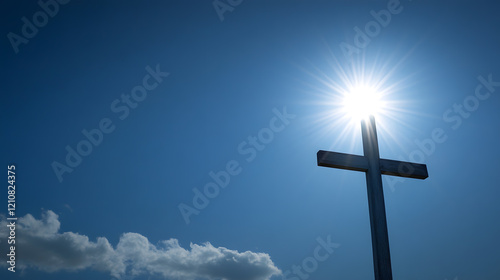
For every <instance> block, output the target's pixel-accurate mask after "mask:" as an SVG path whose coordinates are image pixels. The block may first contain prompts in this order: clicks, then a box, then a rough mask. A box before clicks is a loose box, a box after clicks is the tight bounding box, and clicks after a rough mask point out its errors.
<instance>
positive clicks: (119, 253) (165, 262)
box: [0, 210, 281, 280]
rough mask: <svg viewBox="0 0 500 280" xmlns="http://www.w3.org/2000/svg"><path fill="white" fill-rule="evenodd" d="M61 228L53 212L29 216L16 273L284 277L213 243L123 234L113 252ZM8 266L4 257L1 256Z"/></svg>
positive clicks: (2, 223)
mask: <svg viewBox="0 0 500 280" xmlns="http://www.w3.org/2000/svg"><path fill="white" fill-rule="evenodd" d="M7 224H8V223H7V220H6V219H5V217H0V249H1V251H2V252H6V251H7V245H8V244H7V242H6V240H7V239H6V238H7V236H8V227H7ZM60 225H61V223H60V222H59V217H58V216H57V214H55V213H54V212H52V211H50V210H48V211H46V212H44V213H42V218H41V219H40V220H37V219H35V218H34V217H33V216H32V215H30V214H27V215H26V216H24V217H20V218H19V219H18V221H17V228H16V251H17V253H16V255H17V259H18V263H17V269H26V268H28V267H31V268H37V269H40V270H43V271H47V272H56V271H60V270H66V271H77V270H81V269H94V270H99V271H104V272H108V273H110V274H111V275H112V276H114V277H116V278H120V277H123V276H125V275H127V276H134V275H140V274H154V275H161V276H164V277H165V278H167V279H198V278H202V279H209V280H219V279H223V280H267V279H269V278H270V277H271V276H272V275H280V274H281V271H280V270H279V269H278V268H277V267H276V266H275V265H274V263H273V262H272V261H271V258H270V257H269V255H268V254H265V253H254V252H250V251H246V252H242V253H240V252H238V251H235V250H230V249H226V248H224V247H214V246H212V245H211V244H210V243H205V244H202V245H197V244H190V249H189V250H186V249H184V248H182V247H181V246H180V245H179V243H178V241H177V239H169V240H165V241H161V242H159V244H158V245H154V244H152V243H150V242H149V240H148V239H147V238H146V237H144V236H142V235H140V234H138V233H124V234H122V236H121V237H120V240H119V242H118V244H117V246H116V248H113V246H111V244H110V243H109V242H108V240H107V239H106V238H105V237H99V238H97V241H95V242H93V241H90V240H89V238H88V237H87V236H85V235H81V234H78V233H73V232H64V233H59V229H60ZM2 258H3V260H2V265H5V264H6V260H7V259H6V255H5V254H4V255H3V256H2Z"/></svg>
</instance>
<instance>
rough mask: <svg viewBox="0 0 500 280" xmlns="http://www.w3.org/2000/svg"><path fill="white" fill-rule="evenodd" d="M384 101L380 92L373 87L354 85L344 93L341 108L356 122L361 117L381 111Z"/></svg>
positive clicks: (375, 114)
mask: <svg viewBox="0 0 500 280" xmlns="http://www.w3.org/2000/svg"><path fill="white" fill-rule="evenodd" d="M383 109H384V102H383V100H382V98H381V93H380V92H378V91H377V90H376V89H375V88H374V87H370V86H365V85H363V86H356V87H353V88H352V89H350V90H349V91H347V92H345V93H344V96H343V100H342V110H343V111H344V113H345V114H347V115H348V116H349V117H350V118H351V119H353V120H354V121H356V122H358V121H360V120H362V119H365V118H367V117H369V116H370V115H374V116H375V117H376V116H377V115H378V114H379V113H382V111H383Z"/></svg>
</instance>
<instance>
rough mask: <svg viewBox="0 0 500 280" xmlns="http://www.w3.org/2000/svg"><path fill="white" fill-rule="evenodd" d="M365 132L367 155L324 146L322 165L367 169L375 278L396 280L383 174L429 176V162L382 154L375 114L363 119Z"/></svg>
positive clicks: (377, 279) (362, 132)
mask: <svg viewBox="0 0 500 280" xmlns="http://www.w3.org/2000/svg"><path fill="white" fill-rule="evenodd" d="M361 134H362V138H363V153H364V156H357V155H351V154H343V153H335V152H327V151H321V150H320V151H318V154H317V156H318V166H325V167H333V168H340V169H347V170H355V171H363V172H365V173H366V185H367V189H368V207H369V210H370V225H371V232H372V247H373V266H374V270H375V280H392V268H391V255H390V250H389V235H388V233H387V219H386V216H385V203H384V190H383V188H382V174H385V175H393V176H400V177H407V178H415V179H425V178H427V177H428V176H429V175H428V173H427V166H426V165H425V164H418V163H411V162H405V161H397V160H389V159H381V158H380V155H379V151H378V140H377V128H376V125H375V117H373V116H370V117H369V118H368V119H364V120H362V121H361Z"/></svg>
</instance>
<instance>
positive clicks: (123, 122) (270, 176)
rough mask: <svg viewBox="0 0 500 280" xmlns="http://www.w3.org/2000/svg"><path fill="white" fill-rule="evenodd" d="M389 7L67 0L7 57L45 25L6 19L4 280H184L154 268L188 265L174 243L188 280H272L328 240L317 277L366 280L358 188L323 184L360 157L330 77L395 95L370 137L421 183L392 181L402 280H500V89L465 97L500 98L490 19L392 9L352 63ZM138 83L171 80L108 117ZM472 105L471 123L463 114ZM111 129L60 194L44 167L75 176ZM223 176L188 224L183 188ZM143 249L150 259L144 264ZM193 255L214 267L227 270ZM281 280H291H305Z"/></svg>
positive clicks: (11, 14)
mask: <svg viewBox="0 0 500 280" xmlns="http://www.w3.org/2000/svg"><path fill="white" fill-rule="evenodd" d="M42 1H43V0H42ZM61 2H62V1H61ZM102 2H104V3H102ZM229 2H231V3H233V4H236V3H238V1H229ZM229 2H226V1H223V0H221V2H220V3H226V4H225V5H229V4H228V3H229ZM391 2H393V1H388V0H384V1H291V0H287V1H249V0H245V1H242V2H241V3H240V4H239V5H235V7H232V8H231V9H230V10H228V11H226V12H224V13H223V15H222V17H219V15H218V13H217V11H216V9H215V8H214V5H213V3H212V1H141V2H140V1H134V2H133V1H70V2H69V3H67V4H64V5H63V4H58V6H59V11H57V13H55V14H54V16H53V17H49V18H48V22H47V23H46V24H45V25H43V26H42V27H40V28H38V32H37V33H36V34H35V35H34V36H33V37H32V38H29V39H27V42H26V43H21V44H19V45H18V46H17V48H18V51H17V53H16V51H15V47H13V45H12V44H11V42H10V41H9V35H8V34H9V33H10V32H12V33H15V34H17V35H19V36H21V35H22V28H23V24H24V23H23V21H22V18H23V17H26V18H27V19H28V20H29V21H32V20H33V15H34V14H36V13H37V12H38V11H41V10H42V8H41V7H40V5H39V4H38V3H37V2H36V1H31V2H29V1H22V2H19V1H3V2H2V4H1V5H2V9H1V10H2V16H1V17H0V18H1V22H2V24H1V27H0V28H1V34H3V36H4V37H3V38H4V39H3V40H2V43H1V49H2V52H1V61H2V69H3V70H2V73H3V74H2V75H1V79H2V82H1V89H2V90H1V92H2V102H0V106H1V107H0V114H1V118H0V124H1V126H0V127H1V128H2V134H1V135H2V136H1V149H0V154H1V160H2V168H4V173H2V174H4V176H5V177H4V178H5V179H3V180H4V188H3V189H2V190H1V191H0V201H2V204H1V206H0V213H2V214H3V215H6V214H7V202H6V201H7V198H6V197H7V188H6V186H5V180H6V179H7V178H6V173H7V165H9V164H15V165H16V171H17V173H16V176H17V177H16V181H17V189H16V191H17V192H16V194H17V195H16V206H17V216H18V217H20V218H21V217H24V218H23V219H21V220H20V221H19V223H20V227H19V228H18V231H17V238H18V240H19V242H18V243H19V244H18V245H17V252H18V256H17V261H18V264H17V265H18V267H17V268H18V271H17V272H16V273H15V274H14V273H11V272H9V271H7V266H5V260H6V254H7V249H6V246H5V245H6V240H7V239H6V235H7V231H6V229H5V226H4V223H5V217H2V218H1V219H2V226H3V227H4V228H3V229H0V235H1V236H2V238H1V239H0V247H1V249H2V252H1V256H2V265H0V268H1V270H0V277H1V278H2V279H89V278H91V277H92V279H111V278H113V277H114V276H117V274H113V273H112V271H116V270H113V267H112V266H113V265H120V264H121V265H124V266H126V268H124V270H123V271H122V272H123V273H122V274H119V275H118V276H120V277H121V278H122V279H132V278H133V279H139V280H141V279H175V278H169V276H168V275H175V273H181V272H179V271H176V269H177V268H175V265H172V263H169V262H165V263H161V262H159V265H158V266H154V265H152V264H151V263H148V260H150V259H148V257H150V256H151V255H154V254H157V255H155V256H159V255H161V254H172V255H169V256H173V258H174V260H173V261H172V260H171V262H175V261H176V260H175V258H176V257H179V258H180V259H179V260H178V261H179V262H181V261H183V259H182V258H183V257H182V256H181V255H182V254H173V251H172V250H171V251H168V250H167V249H166V248H164V247H162V246H164V245H162V244H163V243H162V242H163V241H164V240H171V243H172V242H173V241H172V239H176V240H177V241H178V243H179V246H180V247H179V246H177V245H175V244H174V245H169V246H171V247H169V248H177V251H176V252H179V250H182V249H180V248H181V247H182V248H184V249H186V250H187V251H185V253H186V254H191V255H190V257H191V258H192V259H191V261H192V262H191V264H192V265H193V267H192V268H193V269H196V268H197V269H199V268H200V267H204V270H203V271H201V270H202V269H200V271H201V272H198V274H192V275H189V273H188V272H183V273H184V274H178V275H179V277H180V279H219V278H217V275H219V276H220V277H226V278H228V279H231V280H235V279H251V280H257V279H267V276H266V275H270V274H272V272H269V271H272V269H274V268H276V269H280V270H281V271H282V272H283V273H285V272H286V271H292V266H294V265H301V266H302V265H303V264H304V260H306V263H307V260H311V258H314V255H315V254H314V252H315V248H317V247H318V244H319V243H318V241H317V240H318V238H319V239H323V240H327V238H328V237H329V238H330V239H331V242H334V243H336V244H337V245H338V246H337V247H336V248H335V250H334V251H333V253H329V255H328V258H327V259H326V260H324V261H319V262H318V265H317V268H315V269H314V270H313V269H310V270H313V271H312V272H310V273H307V274H308V275H309V277H310V278H309V279H319V280H321V279H346V280H348V279H373V267H372V253H371V237H370V225H369V217H368V205H367V195H366V187H365V181H364V180H365V178H364V175H363V174H361V173H359V172H352V171H344V170H334V169H329V168H324V167H317V166H316V152H317V151H318V150H320V149H325V150H333V151H338V152H346V153H355V154H361V153H362V146H361V136H360V127H359V125H357V124H352V123H348V122H344V121H343V119H341V118H340V115H339V114H338V112H339V108H338V106H335V103H337V102H339V99H340V95H339V94H338V93H337V92H335V90H334V89H333V88H332V87H331V86H330V85H329V83H331V82H336V83H339V84H342V79H341V77H340V75H339V69H343V70H345V71H347V72H350V71H354V73H358V74H359V75H361V74H360V73H363V69H364V73H365V74H366V75H367V76H369V74H368V73H369V72H370V71H373V76H374V79H375V80H376V79H378V78H380V77H387V80H386V81H385V83H384V85H385V86H386V87H391V86H393V85H394V86H393V87H392V90H391V91H390V93H389V94H387V96H386V99H387V101H388V102H390V103H391V104H392V109H393V110H392V111H391V114H390V115H386V116H381V117H380V118H379V119H378V120H377V121H378V124H379V140H380V153H381V156H382V157H384V158H389V159H405V160H408V159H409V158H410V155H412V157H413V159H416V160H417V161H419V162H422V163H426V164H427V166H428V170H429V176H430V177H429V178H428V179H426V180H424V181H421V180H410V179H406V180H404V181H403V182H400V181H395V179H394V178H391V179H389V177H385V178H384V187H385V199H386V208H387V219H388V227H389V238H390V244H391V253H392V263H393V274H394V279H405V280H422V279H426V280H432V279H435V280H443V279H450V280H451V279H460V280H465V279H485V280H493V279H500V240H499V236H500V223H499V220H500V203H498V201H499V197H500V186H499V183H498V182H499V181H500V172H498V167H499V166H500V149H499V146H498V143H499V140H500V133H499V132H500V130H499V127H500V126H499V125H500V110H499V109H500V96H499V95H500V86H498V85H494V86H490V88H489V89H488V87H486V86H483V87H482V88H480V94H481V95H482V96H486V95H487V94H489V96H487V97H484V98H482V100H479V99H478V98H477V97H474V95H475V91H476V88H477V86H478V85H482V84H484V83H481V82H480V80H479V79H478V77H480V76H481V77H484V79H486V80H488V77H489V76H491V78H490V79H491V80H493V81H495V82H496V81H500V52H499V50H500V39H499V35H498V34H500V30H499V28H500V17H499V16H498V11H499V8H500V6H499V5H498V3H497V2H496V1H416V0H415V1H401V2H400V4H399V5H397V4H394V5H397V7H398V10H399V12H398V13H395V14H392V16H391V20H390V22H388V24H386V26H385V27H381V28H380V32H378V33H377V34H375V35H374V36H373V37H372V38H371V39H370V42H369V43H367V44H366V45H365V46H364V47H361V48H359V50H360V51H359V53H355V54H352V55H350V56H349V55H347V56H346V55H345V54H344V52H343V51H342V48H341V44H342V43H346V44H350V45H353V46H355V38H356V34H357V33H356V27H359V28H360V29H362V30H364V28H365V26H366V25H367V24H369V23H370V22H371V21H373V20H374V17H373V15H372V14H371V13H370V12H371V11H375V12H377V13H378V12H379V11H381V10H387V9H388V3H391ZM390 5H392V4H390ZM221 7H222V6H221ZM42 19H43V18H42ZM221 19H222V20H221ZM11 36H12V35H11ZM358 43H359V42H358ZM148 66H149V67H151V68H152V69H155V68H156V67H159V69H160V71H162V72H168V73H169V75H168V77H160V78H159V80H160V79H163V80H162V81H161V82H160V83H158V84H157V87H156V88H155V89H152V90H151V91H149V92H148V93H147V96H146V97H145V98H144V99H143V100H142V101H141V102H138V103H137V107H136V108H131V109H129V113H128V115H125V113H124V111H120V112H115V111H117V110H118V109H117V108H116V107H115V110H113V109H112V104H113V103H114V102H115V100H118V101H116V103H115V106H124V104H125V103H124V102H122V101H121V95H122V94H130V92H131V90H132V89H133V88H134V87H136V86H137V85H141V84H142V83H143V78H144V77H145V76H146V75H148V73H149V72H148V70H146V68H147V67H148ZM165 76H166V75H165ZM348 76H349V77H352V75H348ZM325 81H329V82H327V83H325ZM148 82H149V83H151V84H153V83H154V82H155V80H154V79H151V80H149V81H148ZM476 101H477V103H474V102H476ZM464 102H465V107H463V108H469V109H470V110H469V111H468V110H467V109H462V110H464V111H463V112H462V113H460V112H459V109H457V108H458V107H457V106H458V105H460V104H461V105H462V106H464ZM284 108H286V111H287V112H288V114H292V115H294V116H295V117H294V118H290V119H288V120H287V121H285V122H284V123H283V122H282V121H281V120H279V121H276V123H275V125H276V126H279V125H281V124H283V126H280V128H283V129H282V130H280V131H277V132H274V134H273V137H272V139H269V141H268V143H266V144H264V145H263V146H262V147H260V146H259V149H261V150H257V148H255V147H254V148H251V147H252V146H251V145H250V143H249V140H248V137H249V136H258V133H259V132H260V133H261V134H265V133H266V132H269V131H270V130H268V128H269V126H270V122H271V121H273V118H274V117H275V116H276V110H277V111H279V112H282V111H283V110H284ZM471 108H472V109H471ZM122 110H124V109H122ZM273 110H274V111H273ZM449 110H451V111H449ZM120 117H121V118H123V119H121V118H120ZM106 118H107V119H109V121H110V122H111V124H112V125H113V127H114V130H113V131H112V132H110V133H105V134H103V139H102V142H101V143H100V144H99V145H98V146H93V149H92V151H91V152H90V154H89V155H88V156H84V157H82V161H81V163H79V164H78V165H77V166H76V167H74V168H73V171H72V172H71V173H65V174H63V175H62V181H60V180H59V179H58V177H57V176H56V174H55V172H54V170H53V166H52V165H53V163H54V162H59V163H61V164H66V163H65V157H66V154H67V150H66V146H68V145H69V146H70V147H72V148H73V149H76V146H77V144H78V143H79V142H80V141H82V140H84V139H85V136H84V135H83V134H82V130H84V129H85V130H88V131H90V130H92V129H95V128H98V127H99V123H100V122H101V121H102V120H103V119H106ZM273 122H274V121H273ZM435 129H441V130H442V131H444V133H445V135H446V136H445V137H446V141H444V143H436V144H435V147H434V149H433V150H432V151H427V153H424V152H425V151H422V149H421V148H420V147H419V146H418V145H417V143H416V141H417V142H418V141H424V139H429V138H431V137H432V134H433V131H434V130H435ZM262 131H265V132H262ZM264 137H265V136H264ZM245 141H246V142H247V143H244V142H245ZM427 142H428V141H427ZM238 147H240V148H238ZM427 147H428V148H429V146H427ZM245 149H246V150H247V152H248V153H247V154H245V153H242V150H245ZM249 149H253V151H255V157H252V158H250V153H251V152H250V151H248V150H249ZM419 151H420V152H419ZM417 155H424V156H423V157H421V158H420V159H419V158H418V156H417ZM228 162H232V163H234V162H237V163H238V167H239V168H240V170H241V172H240V173H239V174H237V175H234V176H231V177H230V182H229V184H228V185H227V186H226V187H225V188H221V189H220V192H219V194H218V195H217V196H216V197H214V198H211V199H210V203H209V205H208V206H207V207H205V208H203V209H201V210H199V213H198V215H191V216H190V223H189V224H186V222H185V219H184V218H183V216H182V215H181V212H180V210H179V205H181V204H185V205H188V206H191V207H193V197H194V195H195V193H194V192H193V188H197V189H198V190H201V191H203V188H204V186H205V185H206V184H207V183H210V182H212V181H213V179H212V178H211V177H210V175H209V173H210V172H211V171H213V172H219V171H220V170H224V169H226V165H227V164H228ZM58 225H60V226H58ZM99 237H103V238H105V239H106V240H107V242H109V244H108V245H109V246H107V247H106V246H104V245H102V244H105V243H106V242H105V241H104V239H103V238H101V239H99V240H100V241H98V238H99ZM85 238H88V240H85ZM127 238H128V239H127ZM145 238H147V240H149V245H148V246H150V250H149V251H147V252H143V254H142V255H141V254H139V253H138V252H139V251H140V250H141V249H140V248H139V247H140V246H139V245H137V244H148V243H140V242H139V241H142V242H144V240H145ZM127 241H128V243H127ZM98 242H101V243H98ZM102 242H104V243H102ZM134 242H136V243H134ZM137 242H139V243H137ZM206 242H209V243H210V244H211V245H206ZM171 243H169V244H171ZM190 243H193V244H198V245H200V247H196V246H195V247H194V248H193V249H191V248H190ZM77 244H78V245H80V246H83V247H81V248H80V249H78V248H79V247H78V248H77V247H75V246H76V245H77ZM96 244H100V245H102V247H99V246H100V245H96ZM120 244H121V245H120ZM134 244H135V245H137V246H139V247H137V246H135V245H134ZM204 244H205V245H204ZM38 245H39V246H38ZM119 245H120V246H119ZM72 246H73V247H72ZM85 246H87V247H85ZM93 246H94V247H93ZM96 246H97V247H96ZM134 246H135V247H134ZM151 246H154V247H151ZM210 246H213V247H210ZM167 247H168V246H167ZM222 247H224V248H227V249H228V250H230V251H228V250H224V249H222ZM75 248H76V249H75ZM82 248H83V249H82ZM88 248H94V249H95V248H98V249H95V250H91V249H89V250H88V251H85V250H86V249H88ZM103 248H105V249H106V250H107V251H106V250H104V249H103ZM138 248H139V249H138ZM141 248H142V247H141ZM195 248H198V249H200V250H202V251H203V250H204V249H206V250H209V249H210V250H212V252H213V251H214V250H215V251H217V252H219V253H220V254H222V255H223V258H222V259H216V261H214V262H215V263H216V265H219V266H216V267H214V266H211V264H207V263H204V262H207V261H206V260H205V259H204V257H203V256H202V255H201V256H200V255H196V254H195V252H194V250H195ZM101 249H102V250H104V251H105V252H107V253H109V254H111V255H106V256H101V255H100V254H104V253H103V252H104V251H102V250H101ZM247 251H248V252H247ZM221 252H222V253H221ZM244 252H247V253H246V254H245V253H244ZM326 252H327V251H326V250H325V249H323V250H322V251H321V253H322V254H325V253H326ZM23 253H24V255H23ZM109 256H113V257H109ZM134 256H138V257H134ZM227 256H229V257H228V258H226V259H224V258H225V257H227ZM256 256H260V257H261V258H262V259H260V263H259V262H254V263H253V264H252V262H251V261H250V260H251V258H252V257H256ZM113 258H114V259H113ZM120 258H123V260H122V259H120ZM196 258H198V259H196ZM231 258H233V259H234V258H236V259H238V258H240V259H238V263H239V264H240V265H241V267H238V266H237V265H235V263H231V261H230V259H231ZM125 259H126V261H124V260H125ZM228 259H229V261H228ZM64 260H66V261H67V262H64ZM103 260H106V261H108V262H105V261H103ZM218 261H220V262H221V263H217V262H218ZM270 261H272V263H270ZM309 264H310V263H309ZM23 265H24V266H25V269H20V267H19V266H21V267H22V266H23ZM253 266H254V267H253ZM114 268H116V267H114ZM245 269H249V270H245ZM266 269H268V270H266ZM269 269H270V270H269ZM187 270H189V269H187ZM214 271H217V272H214ZM248 271H261V272H262V274H258V273H257V272H256V275H257V276H251V275H250V273H249V272H248ZM266 271H267V272H266ZM134 273H135V274H137V275H134ZM162 273H164V274H162ZM217 273H219V274H217ZM266 273H267V274H266ZM165 275H167V276H165ZM211 275H212V276H211ZM214 275H215V276H214ZM228 275H229V276H228ZM259 275H260V276H259ZM289 275H290V276H288V278H283V279H293V280H295V279H301V278H300V277H298V276H295V277H296V278H292V275H293V272H291V273H290V274H289ZM190 277H191V278H190ZM210 277H212V278H210ZM259 277H260V278H259ZM271 279H282V276H280V275H274V276H273V277H272V278H271Z"/></svg>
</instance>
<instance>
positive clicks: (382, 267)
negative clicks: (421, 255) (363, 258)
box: [361, 116, 392, 280]
mask: <svg viewBox="0 0 500 280" xmlns="http://www.w3.org/2000/svg"><path fill="white" fill-rule="evenodd" d="M361 134H362V137H363V152H364V156H365V157H366V159H367V160H368V170H367V171H366V184H367V190H368V207H369V211H370V225H371V233H372V247H373V265H374V269H375V280H392V268H391V255H390V249H389V234H388V230H387V218H386V215H385V202H384V189H383V187H382V174H381V171H380V155H379V150H378V140H377V128H376V125H375V117H374V116H370V117H369V118H367V119H364V120H363V121H362V122H361Z"/></svg>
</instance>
